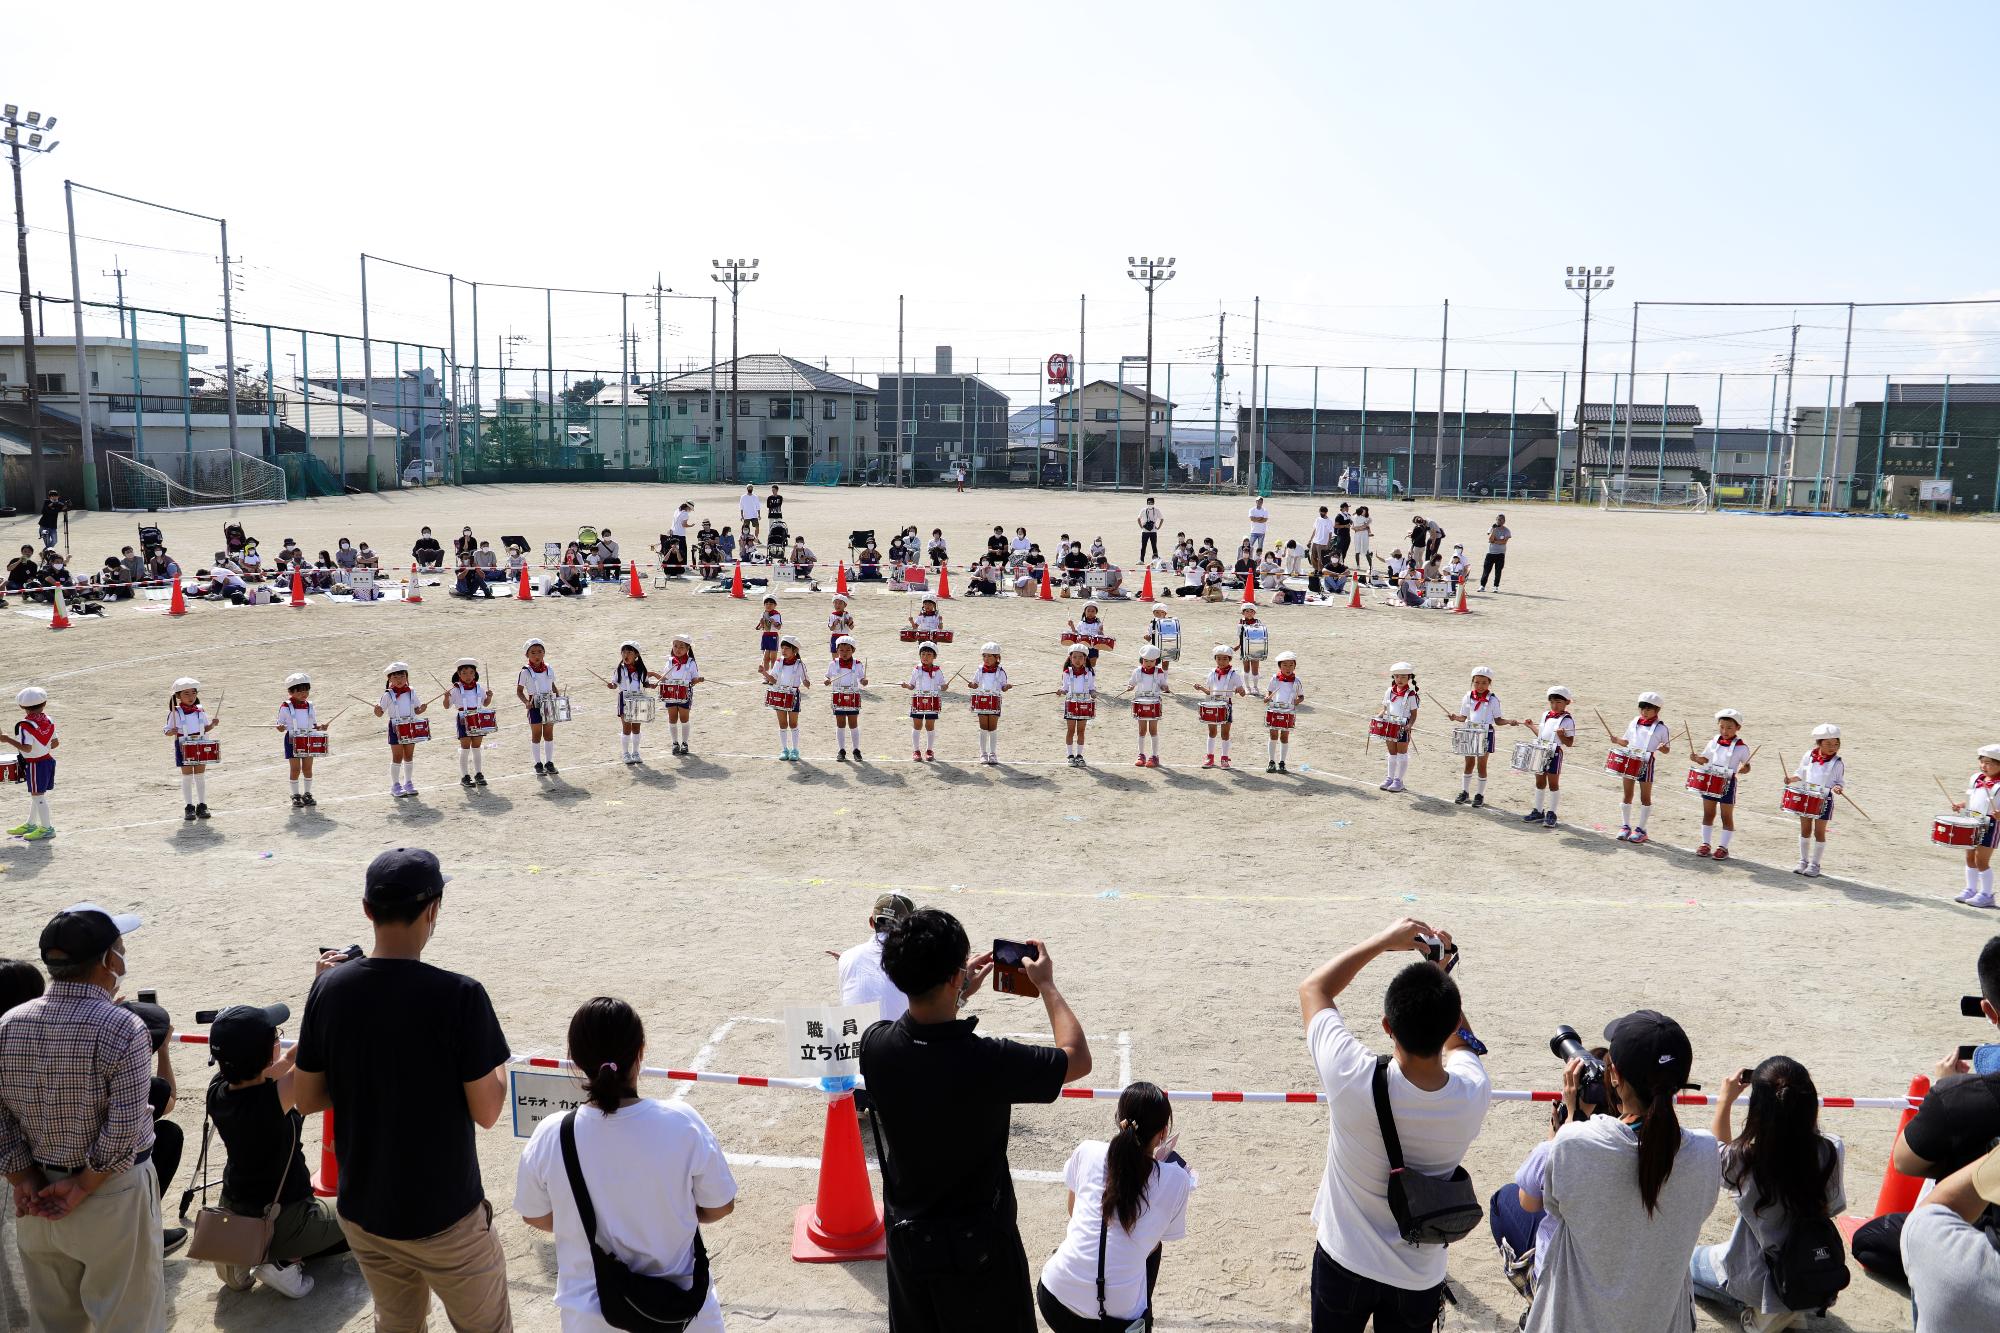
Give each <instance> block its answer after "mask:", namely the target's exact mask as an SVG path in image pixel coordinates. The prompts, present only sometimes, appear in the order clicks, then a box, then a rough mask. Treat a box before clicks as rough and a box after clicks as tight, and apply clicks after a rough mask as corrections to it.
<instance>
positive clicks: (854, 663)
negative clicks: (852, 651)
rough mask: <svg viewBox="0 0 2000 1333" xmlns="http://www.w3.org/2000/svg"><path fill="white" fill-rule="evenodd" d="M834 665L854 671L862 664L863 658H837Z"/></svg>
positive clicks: (843, 669)
mask: <svg viewBox="0 0 2000 1333" xmlns="http://www.w3.org/2000/svg"><path fill="white" fill-rule="evenodd" d="M834 665H835V666H837V667H839V668H840V669H841V670H842V671H852V670H853V669H854V668H855V667H858V666H860V665H861V659H860V658H858V657H844V658H835V659H834Z"/></svg>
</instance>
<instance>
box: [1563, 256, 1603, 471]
mask: <svg viewBox="0 0 2000 1333" xmlns="http://www.w3.org/2000/svg"><path fill="white" fill-rule="evenodd" d="M1617 271H1618V266H1617V265H1615V264H1614V265H1611V266H1610V267H1606V266H1605V265H1603V264H1598V265H1596V266H1595V267H1593V266H1591V265H1589V264H1571V265H1568V266H1566V267H1565V268H1564V269H1563V275H1564V276H1563V286H1564V287H1565V288H1566V289H1568V290H1569V291H1573V292H1582V293H1583V367H1582V369H1581V370H1580V371H1579V372H1578V374H1577V377H1576V471H1577V476H1578V477H1579V478H1581V477H1582V475H1583V413H1584V405H1585V404H1587V403H1588V402H1589V401H1590V298H1591V294H1592V293H1593V292H1600V291H1605V290H1608V289H1609V288H1610V287H1612V286H1613V285H1614V282H1615V280H1614V279H1613V277H1612V274H1614V273H1616V272H1617ZM1556 442H1557V444H1558V445H1560V444H1561V442H1562V423H1561V422H1557V423H1556ZM1558 452H1560V450H1558ZM1556 486H1557V487H1558V489H1560V488H1561V486H1562V478H1561V477H1557V478H1556Z"/></svg>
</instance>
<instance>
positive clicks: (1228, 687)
mask: <svg viewBox="0 0 2000 1333" xmlns="http://www.w3.org/2000/svg"><path fill="white" fill-rule="evenodd" d="M1235 655H1236V654H1235V652H1234V651H1233V650H1232V649H1230V647H1229V646H1228V645H1227V644H1221V643H1218V644H1216V645H1215V652H1214V654H1213V656H1214V658H1215V670H1213V671H1211V672H1209V673H1208V676H1207V678H1206V679H1205V680H1203V681H1202V684H1201V687H1202V689H1203V690H1204V691H1206V692H1207V694H1208V703H1207V705H1206V707H1208V708H1209V709H1213V708H1215V706H1216V705H1217V704H1218V703H1219V704H1221V706H1222V717H1221V719H1220V720H1218V721H1214V722H1210V723H1209V724H1208V757H1207V758H1206V759H1204V760H1202V764H1201V766H1202V767H1203V768H1214V767H1215V743H1216V741H1217V740H1220V741H1221V742H1222V766H1223V767H1224V768H1228V767H1229V724H1230V723H1231V722H1234V721H1235V720H1236V696H1237V695H1239V694H1247V693H1248V692H1249V691H1247V690H1246V689H1244V688H1243V673H1242V672H1241V671H1238V670H1237V669H1236V663H1235V662H1234V661H1233V660H1232V659H1233V658H1234V657H1235Z"/></svg>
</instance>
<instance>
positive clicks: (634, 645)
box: [618, 639, 639, 653]
mask: <svg viewBox="0 0 2000 1333" xmlns="http://www.w3.org/2000/svg"><path fill="white" fill-rule="evenodd" d="M627 648H630V649H631V650H632V651H633V652H635V653H636V652H638V651H639V641H638V640H637V639H627V640H625V641H624V642H623V643H621V644H619V645H618V651H619V652H621V653H622V652H624V651H625V650H626V649H627Z"/></svg>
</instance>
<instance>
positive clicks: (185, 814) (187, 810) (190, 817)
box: [181, 805, 194, 824]
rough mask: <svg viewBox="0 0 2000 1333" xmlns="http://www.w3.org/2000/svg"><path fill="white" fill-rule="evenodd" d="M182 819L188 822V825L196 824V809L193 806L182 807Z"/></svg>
mask: <svg viewBox="0 0 2000 1333" xmlns="http://www.w3.org/2000/svg"><path fill="white" fill-rule="evenodd" d="M181 818H182V819H185V820H187V821H188V823H190V824H192V823H193V822H194V807H193V806H191V805H184V806H182V807H181Z"/></svg>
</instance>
